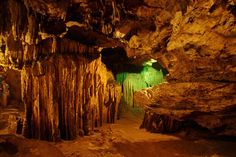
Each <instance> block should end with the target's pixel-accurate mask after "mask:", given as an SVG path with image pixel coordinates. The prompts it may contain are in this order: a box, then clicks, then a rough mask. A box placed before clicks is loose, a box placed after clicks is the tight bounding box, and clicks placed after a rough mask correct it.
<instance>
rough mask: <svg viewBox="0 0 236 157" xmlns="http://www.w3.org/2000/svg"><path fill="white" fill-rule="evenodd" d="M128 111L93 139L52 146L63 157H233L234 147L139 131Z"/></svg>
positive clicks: (138, 119)
mask: <svg viewBox="0 0 236 157" xmlns="http://www.w3.org/2000/svg"><path fill="white" fill-rule="evenodd" d="M139 113H140V112H139V111H135V110H134V111H132V112H129V113H128V114H126V115H125V116H123V117H122V119H121V120H119V121H117V123H116V124H112V125H106V126H104V127H102V128H100V129H99V130H96V132H95V133H94V135H92V136H88V137H84V138H79V139H78V140H74V141H63V142H60V143H57V144H56V147H57V148H59V149H60V150H61V151H62V152H63V153H64V154H65V156H67V157H75V156H81V157H120V156H125V157H173V156H179V157H194V156H198V157H199V156H209V157H235V154H236V151H235V150H236V143H235V142H229V141H215V140H203V139H198V140H184V139H181V138H179V137H176V136H171V135H163V134H154V133H149V132H147V131H145V130H144V129H139V125H140V124H141V121H142V116H141V115H139V116H138V114H139Z"/></svg>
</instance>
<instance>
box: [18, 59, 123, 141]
mask: <svg viewBox="0 0 236 157" xmlns="http://www.w3.org/2000/svg"><path fill="white" fill-rule="evenodd" d="M55 65H57V66H55ZM21 83H22V88H23V89H22V99H23V103H24V104H25V108H26V121H25V127H24V130H23V132H24V135H25V136H26V137H29V138H38V139H44V140H50V141H54V140H56V139H58V138H62V139H74V138H76V137H77V135H81V134H82V135H89V134H91V133H93V130H94V128H95V127H98V126H101V125H102V124H103V123H106V122H108V123H113V122H114V121H115V119H116V117H117V115H116V114H117V112H118V111H117V110H118V105H119V101H120V97H121V87H120V86H119V85H118V84H116V83H115V81H114V78H113V76H112V74H111V73H110V72H108V71H107V69H106V67H105V66H104V65H103V64H102V62H101V59H100V58H98V59H96V60H93V61H87V60H86V59H84V58H78V57H77V58H76V57H69V56H59V57H51V58H50V59H49V60H47V61H44V62H43V63H41V62H38V63H37V64H34V65H33V66H32V67H28V68H27V67H25V68H23V70H22V82H21Z"/></svg>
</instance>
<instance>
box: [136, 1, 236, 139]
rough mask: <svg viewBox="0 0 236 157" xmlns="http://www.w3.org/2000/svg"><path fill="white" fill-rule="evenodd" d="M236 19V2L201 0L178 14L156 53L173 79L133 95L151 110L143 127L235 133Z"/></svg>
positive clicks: (229, 134)
mask: <svg viewBox="0 0 236 157" xmlns="http://www.w3.org/2000/svg"><path fill="white" fill-rule="evenodd" d="M235 20H236V19H235V1H196V2H194V3H191V4H188V5H187V10H186V12H185V13H184V12H176V13H175V16H174V18H171V20H170V24H171V28H172V29H171V35H170V37H169V38H168V42H167V44H166V50H165V51H163V52H162V53H159V54H157V56H158V57H157V58H159V61H160V63H162V65H163V66H164V67H166V68H167V69H168V71H169V76H168V77H167V80H168V83H165V84H162V85H160V86H156V87H154V88H152V89H147V90H143V91H140V92H137V93H136V94H135V96H134V97H135V101H136V103H138V104H140V105H141V106H143V107H144V108H145V109H146V114H145V117H144V121H143V124H142V126H141V127H144V128H147V129H148V130H150V131H153V132H162V133H170V132H178V131H182V130H186V129H187V128H188V129H189V128H190V129H193V130H198V131H199V132H204V133H207V136H208V137H209V136H212V137H215V136H236V132H235V129H236V125H235V117H236V115H235V113H236V112H235V107H236V106H235V105H236V96H235V91H236V84H235V79H236V71H235V68H236V38H235V35H234V34H235V32H236V27H235ZM144 100H149V101H144Z"/></svg>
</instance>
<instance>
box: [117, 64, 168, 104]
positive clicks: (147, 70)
mask: <svg viewBox="0 0 236 157" xmlns="http://www.w3.org/2000/svg"><path fill="white" fill-rule="evenodd" d="M154 62H156V61H155V60H150V61H148V62H145V63H144V64H143V69H142V71H141V72H140V73H128V72H123V73H119V74H117V75H116V80H117V82H118V83H119V84H121V85H122V86H123V97H124V101H125V103H127V104H128V105H129V106H134V104H133V93H134V92H135V91H139V90H141V89H144V88H147V87H152V86H154V85H157V84H160V83H162V82H163V80H164V76H163V73H162V70H161V69H160V70H157V69H155V68H153V67H152V63H154Z"/></svg>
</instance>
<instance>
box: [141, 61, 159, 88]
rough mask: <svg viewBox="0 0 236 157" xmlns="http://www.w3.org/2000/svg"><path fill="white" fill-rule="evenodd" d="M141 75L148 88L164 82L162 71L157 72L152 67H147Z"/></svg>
mask: <svg viewBox="0 0 236 157" xmlns="http://www.w3.org/2000/svg"><path fill="white" fill-rule="evenodd" d="M140 74H141V76H142V78H143V79H144V81H145V82H146V83H147V86H148V87H151V86H154V85H157V84H159V83H161V82H162V81H163V73H162V70H160V71H159V70H156V69H155V68H153V67H151V66H145V67H144V68H143V70H142V71H141V73H140Z"/></svg>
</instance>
